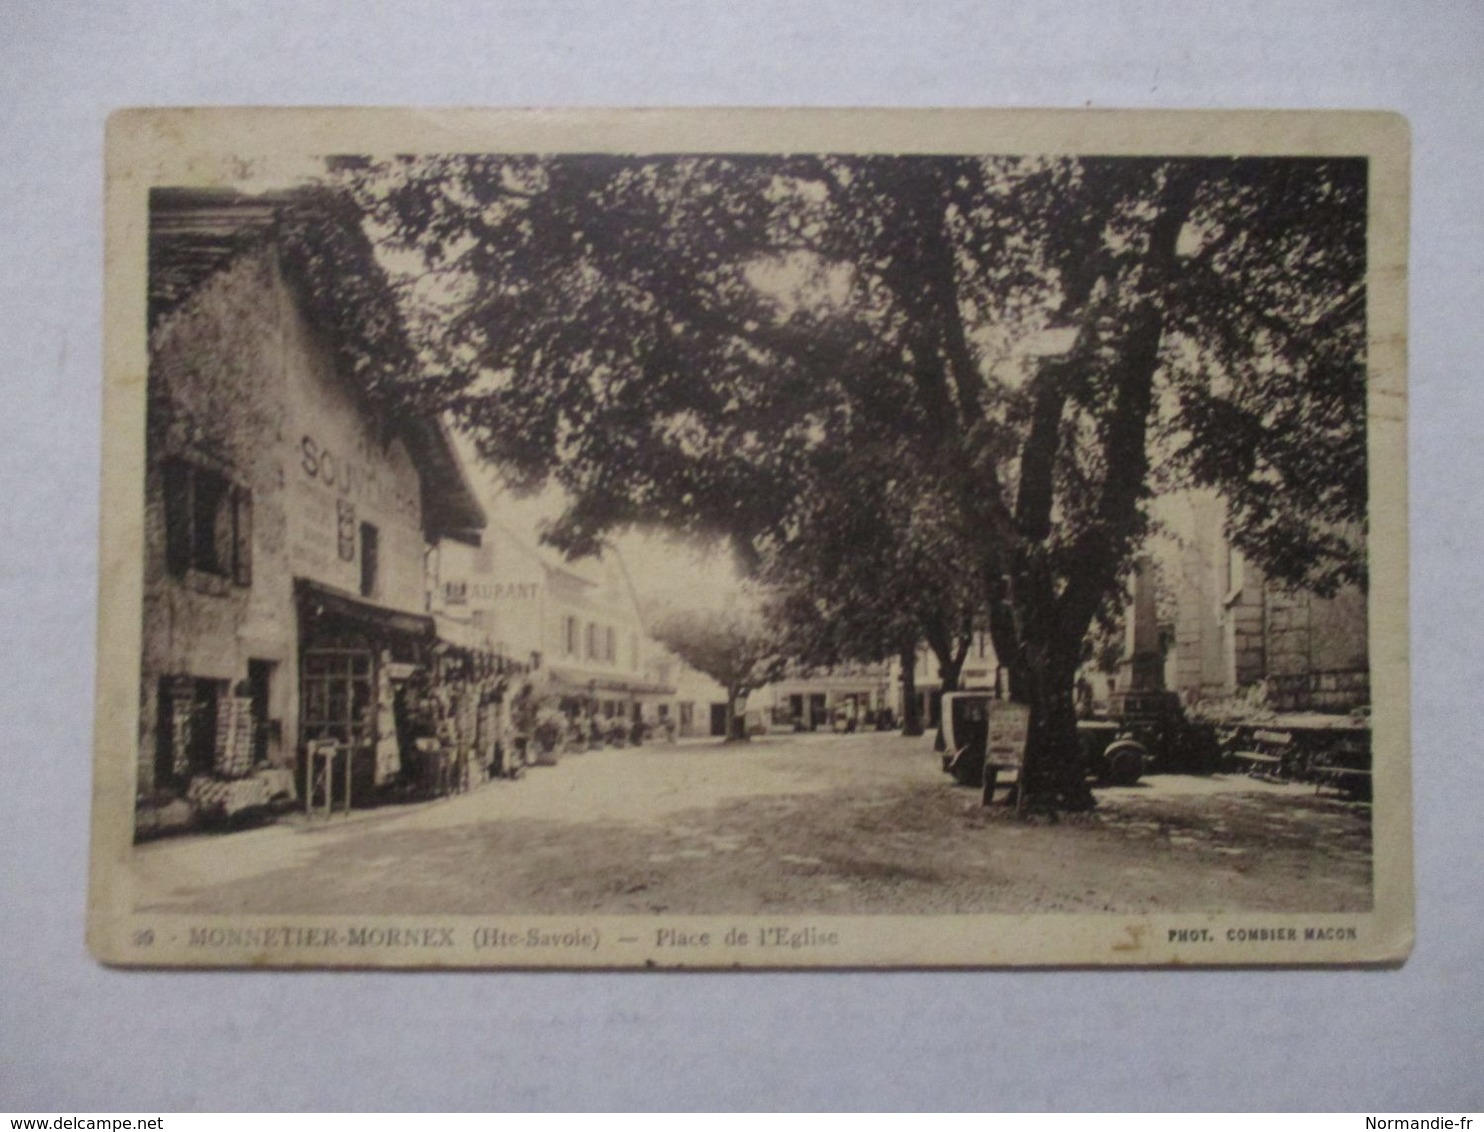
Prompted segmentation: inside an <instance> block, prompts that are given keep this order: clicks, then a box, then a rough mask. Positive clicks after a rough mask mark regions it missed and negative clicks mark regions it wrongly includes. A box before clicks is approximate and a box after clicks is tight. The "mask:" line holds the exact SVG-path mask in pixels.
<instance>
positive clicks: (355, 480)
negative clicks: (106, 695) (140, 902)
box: [137, 189, 484, 826]
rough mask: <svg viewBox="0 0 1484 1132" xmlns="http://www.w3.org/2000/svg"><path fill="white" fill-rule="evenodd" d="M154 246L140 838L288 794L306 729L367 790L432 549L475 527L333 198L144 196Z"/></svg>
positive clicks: (350, 227) (203, 193)
mask: <svg viewBox="0 0 1484 1132" xmlns="http://www.w3.org/2000/svg"><path fill="white" fill-rule="evenodd" d="M149 255H150V262H149V270H150V276H149V299H150V309H149V320H150V332H149V377H148V381H149V386H148V423H147V437H146V447H145V467H144V470H143V471H144V485H143V486H144V492H145V500H146V505H145V528H144V626H143V629H144V632H143V654H142V656H141V671H140V713H139V760H138V779H137V782H138V788H137V794H138V797H139V799H140V812H141V826H144V825H147V824H148V822H147V818H148V814H149V813H150V812H152V811H154V810H156V809H158V807H159V806H160V805H162V804H164V803H166V802H168V801H169V800H170V799H171V798H178V797H180V796H182V795H185V794H187V793H190V795H191V798H192V802H193V803H194V804H198V805H199V804H204V802H205V801H207V800H208V799H209V798H212V797H215V798H218V799H221V800H224V804H225V808H226V809H227V810H228V811H230V810H231V809H233V808H234V807H235V806H238V805H247V804H250V803H252V802H255V801H261V800H263V797H262V796H263V794H264V792H267V793H271V794H277V795H282V794H284V793H285V792H287V793H290V794H292V793H293V792H294V790H295V783H296V782H297V783H299V784H301V785H302V781H303V778H302V773H301V759H302V756H303V751H304V748H305V744H306V743H307V742H309V741H311V740H314V739H330V740H334V741H336V742H339V743H341V744H344V745H346V746H348V747H350V748H352V749H353V756H354V757H353V758H352V766H353V767H354V768H355V777H356V779H357V781H356V786H357V788H358V789H366V788H369V787H373V786H375V785H377V784H380V783H383V782H385V781H386V780H387V779H388V778H390V777H391V776H393V775H394V774H395V773H396V772H397V770H398V769H399V750H398V740H397V734H396V729H395V724H394V713H393V710H392V704H391V696H392V687H391V685H392V683H393V682H394V681H395V680H400V679H403V678H405V676H406V675H407V673H408V672H409V671H410V670H411V669H412V668H414V667H415V666H417V665H418V664H419V663H420V662H422V661H424V660H425V659H426V655H427V650H428V649H429V647H430V646H431V644H432V642H433V640H434V628H433V623H432V620H431V618H430V617H429V616H428V613H427V601H426V596H425V577H424V560H425V555H426V552H427V547H428V543H429V541H430V540H446V539H462V540H464V541H466V542H474V541H477V540H478V538H479V530H480V528H482V526H483V524H484V515H483V512H482V509H481V507H480V505H479V502H478V500H477V499H475V497H474V496H473V494H472V492H471V491H470V490H469V487H468V484H467V481H466V480H465V478H464V476H463V473H462V471H461V469H460V465H459V462H458V458H457V455H456V453H455V452H454V450H453V448H452V446H451V444H450V442H449V438H448V436H447V434H446V433H445V432H444V430H443V429H442V427H441V426H440V424H439V423H438V422H437V421H436V420H429V419H426V418H424V417H421V416H418V415H416V414H412V413H409V412H407V411H405V409H404V408H403V407H401V406H400V405H399V404H398V403H397V401H396V393H395V390H394V389H393V388H391V387H390V384H389V381H388V380H387V379H389V378H394V377H397V376H401V377H404V378H405V377H406V376H407V374H406V373H405V372H404V373H402V374H400V375H398V374H396V373H395V372H393V371H394V370H395V369H396V367H398V366H399V365H403V364H409V363H410V357H411V353H410V350H409V348H408V347H407V345H406V342H405V339H404V338H403V337H402V336H401V330H400V327H401V322H400V319H399V318H398V316H397V314H396V310H395V307H394V306H393V305H392V300H391V296H390V292H389V290H388V289H387V288H386V287H385V279H384V277H383V276H381V274H380V268H379V267H378V266H377V265H376V263H375V260H374V257H373V256H372V253H371V248H370V244H369V241H367V239H366V237H365V235H364V234H363V233H362V231H361V230H360V227H359V225H358V224H357V223H356V222H355V221H354V219H353V215H352V214H350V213H348V212H346V211H344V210H341V209H337V208H336V207H335V202H334V200H333V199H326V198H324V197H319V198H315V197H310V196H307V195H305V194H294V195H277V196H265V197H247V196H243V195H240V194H235V193H231V192H226V191H212V190H194V189H193V190H177V189H156V190H154V191H153V192H152V193H151V198H150V245H149ZM325 264H330V265H333V266H334V269H335V272H336V274H335V275H334V276H333V277H331V276H329V275H327V274H326V272H325V271H324V270H323V267H324V265H325ZM353 272H354V274H353ZM352 286H355V287H358V288H359V291H354V292H351V293H347V289H349V288H351V287H352ZM378 365H379V366H381V367H382V368H384V369H385V370H386V371H387V372H386V373H384V374H378V373H377V372H376V367H377V366H378ZM378 378H380V379H381V380H380V381H379V382H378V380H377V379H378Z"/></svg>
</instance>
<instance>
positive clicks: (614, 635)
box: [603, 628, 618, 664]
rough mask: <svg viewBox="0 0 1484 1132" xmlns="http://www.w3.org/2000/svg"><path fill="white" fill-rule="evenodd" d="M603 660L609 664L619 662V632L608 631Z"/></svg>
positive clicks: (604, 643)
mask: <svg viewBox="0 0 1484 1132" xmlns="http://www.w3.org/2000/svg"><path fill="white" fill-rule="evenodd" d="M603 659H604V660H606V661H607V662H608V663H609V664H612V663H614V662H615V661H616V660H618V632H617V630H615V629H611V628H610V629H609V630H608V634H607V640H606V641H604V642H603Z"/></svg>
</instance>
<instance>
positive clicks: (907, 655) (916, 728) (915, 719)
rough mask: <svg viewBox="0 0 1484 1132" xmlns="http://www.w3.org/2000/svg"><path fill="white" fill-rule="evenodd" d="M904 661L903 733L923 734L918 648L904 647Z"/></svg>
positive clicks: (909, 734) (902, 653) (913, 735)
mask: <svg viewBox="0 0 1484 1132" xmlns="http://www.w3.org/2000/svg"><path fill="white" fill-rule="evenodd" d="M900 660H901V662H902V734H903V735H907V736H912V737H915V736H918V735H921V734H922V705H921V704H920V703H918V702H917V649H915V648H903V649H902V652H901V656H900Z"/></svg>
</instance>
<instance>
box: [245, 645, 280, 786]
mask: <svg viewBox="0 0 1484 1132" xmlns="http://www.w3.org/2000/svg"><path fill="white" fill-rule="evenodd" d="M277 667H278V665H276V664H275V663H274V662H273V661H271V660H249V661H248V662H247V694H248V695H249V696H250V697H251V698H252V758H253V765H255V766H261V765H262V764H263V763H265V762H268V761H269V758H268V755H269V750H268V747H269V741H270V731H269V727H270V725H269V722H268V718H269V704H270V703H271V702H272V695H273V670H274V669H275V668H277Z"/></svg>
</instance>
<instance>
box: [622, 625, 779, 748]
mask: <svg viewBox="0 0 1484 1132" xmlns="http://www.w3.org/2000/svg"><path fill="white" fill-rule="evenodd" d="M650 633H651V634H652V635H653V636H654V638H655V639H656V640H657V641H659V642H660V643H661V644H662V645H664V646H665V647H666V648H668V649H669V650H670V651H671V652H673V653H674V654H675V655H676V656H678V657H679V658H680V659H681V660H683V661H685V663H686V664H688V665H690V666H691V667H692V668H694V669H695V670H696V671H697V672H700V673H703V674H704V675H706V676H709V677H711V679H713V680H715V681H716V682H717V683H718V684H720V685H721V686H722V687H723V688H725V689H726V690H727V737H728V738H731V739H745V738H746V737H747V734H746V730H745V729H744V728H742V727H740V726H739V720H738V712H737V708H738V704H739V702H740V700H741V699H742V698H743V697H745V696H747V695H748V694H749V693H751V692H754V691H756V690H757V689H758V688H761V687H763V686H764V685H767V684H771V683H772V682H773V681H775V680H777V679H779V678H780V677H782V676H783V674H784V672H785V670H786V669H787V666H788V657H787V655H786V653H785V651H784V649H783V647H782V641H781V639H780V638H779V636H778V634H777V633H776V632H775V631H774V629H773V628H772V626H771V625H770V624H769V622H768V621H767V619H766V618H764V617H762V616H760V615H758V614H756V613H752V612H747V611H743V610H737V609H732V610H684V611H672V612H669V613H667V614H665V615H663V616H661V617H659V618H657V619H656V621H655V622H654V623H653V624H651V626H650Z"/></svg>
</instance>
